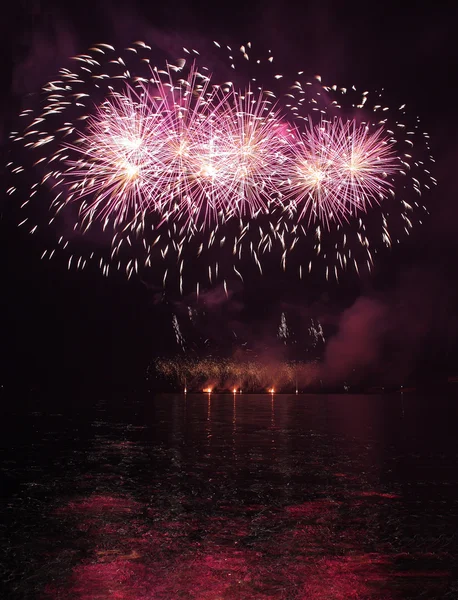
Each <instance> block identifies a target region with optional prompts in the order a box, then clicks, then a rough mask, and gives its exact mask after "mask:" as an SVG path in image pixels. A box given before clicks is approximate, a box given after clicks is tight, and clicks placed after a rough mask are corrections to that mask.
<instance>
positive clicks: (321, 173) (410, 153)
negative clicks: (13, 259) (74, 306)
mask: <svg viewBox="0 0 458 600" xmlns="http://www.w3.org/2000/svg"><path fill="white" fill-rule="evenodd" d="M215 45H216V47H218V52H220V53H223V54H225V55H227V56H226V57H225V58H224V59H221V62H224V61H226V60H227V59H228V60H227V62H228V65H229V66H230V68H233V69H235V72H236V73H240V72H243V70H244V69H246V68H248V67H246V65H249V68H250V69H251V67H252V66H253V65H254V66H255V69H256V68H257V67H258V66H259V64H261V67H262V69H263V70H262V73H263V75H265V73H266V70H265V68H266V67H268V69H270V71H269V73H270V75H269V77H270V83H269V84H268V87H270V88H272V89H271V90H268V89H267V86H263V85H261V84H260V82H259V79H260V78H259V76H258V75H257V74H256V77H253V76H252V73H250V77H247V80H249V81H250V85H249V86H247V87H245V88H243V87H241V88H237V87H236V86H235V85H234V83H233V82H231V81H221V80H220V81H218V80H216V77H214V76H212V75H211V73H210V70H209V69H208V68H207V67H206V66H205V65H204V64H202V60H201V59H200V57H199V53H198V52H197V51H194V50H193V51H189V50H187V49H183V52H184V54H185V56H186V59H179V60H177V61H176V62H174V63H166V64H165V66H164V68H162V69H161V68H158V67H155V66H153V65H152V56H153V52H152V50H151V47H149V46H147V45H146V44H145V43H144V42H137V43H135V44H133V45H132V47H130V48H127V49H126V50H125V52H124V53H123V54H122V56H120V55H119V53H117V52H116V51H115V49H114V47H112V46H109V45H107V44H97V45H95V46H94V47H93V48H91V49H90V51H89V52H88V53H87V54H84V55H79V56H77V57H75V68H74V69H72V70H70V69H62V70H61V71H60V73H59V77H58V78H57V79H56V80H54V81H52V82H49V83H48V84H47V85H46V86H45V87H44V88H43V93H42V96H41V105H40V107H39V108H38V109H37V110H31V109H27V110H25V111H23V113H22V114H21V117H22V119H23V120H24V121H25V125H24V127H23V128H22V130H21V131H18V132H13V134H12V135H11V138H12V139H13V140H14V141H15V142H16V144H19V145H21V146H22V147H23V148H24V149H26V150H27V152H24V151H23V150H22V151H20V154H19V160H13V161H11V162H10V163H9V167H10V170H11V172H12V174H13V175H14V177H15V182H14V185H12V186H11V187H10V188H9V190H8V193H9V194H13V193H15V192H16V191H17V190H18V191H20V193H21V196H22V195H23V194H26V195H27V196H28V197H27V198H26V199H25V200H24V201H23V203H22V207H23V208H24V209H25V210H26V211H27V210H28V208H29V207H30V206H31V205H32V204H34V203H35V204H37V202H38V201H39V202H41V203H42V204H43V206H44V207H46V208H49V209H50V213H49V212H47V211H46V210H42V209H39V210H38V211H35V215H34V217H33V216H32V215H31V214H30V213H27V214H26V215H25V218H22V219H21V220H20V224H21V226H24V227H29V231H30V232H31V233H34V232H35V231H36V229H37V226H38V225H39V224H40V225H41V224H43V225H47V223H45V222H44V220H43V215H46V214H50V216H48V218H47V219H46V221H48V222H49V223H52V224H53V227H55V230H56V231H59V229H60V230H61V231H67V232H68V223H71V229H72V234H71V235H69V234H68V233H67V234H64V235H60V236H59V241H58V246H60V247H61V249H62V248H65V250H66V251H67V252H70V258H69V266H70V265H72V264H73V265H76V266H77V268H83V267H84V266H85V265H86V263H87V261H88V260H89V259H90V258H91V257H92V256H93V252H92V251H91V252H89V253H86V254H85V253H84V252H82V251H81V247H80V246H78V242H79V241H80V240H81V239H82V237H83V236H85V237H86V238H87V237H88V235H89V232H91V231H92V232H93V233H92V234H91V235H93V236H95V237H96V238H97V241H98V246H99V247H101V246H102V245H103V244H101V243H100V241H101V240H103V243H106V242H108V244H107V245H108V249H107V251H106V252H102V257H101V258H100V261H99V264H100V267H101V269H102V271H103V273H104V274H108V271H109V269H110V266H111V265H113V266H114V267H115V268H118V269H120V270H125V271H126V273H127V275H128V276H129V277H130V276H131V275H132V274H133V273H134V272H139V270H140V269H144V268H148V269H149V268H150V267H155V270H158V269H157V267H158V259H159V262H161V263H162V264H163V265H164V267H163V273H162V280H163V282H164V284H165V283H166V282H167V280H168V275H169V271H170V272H172V270H175V271H176V272H177V273H178V281H179V289H180V291H181V292H183V289H184V288H183V278H184V273H185V257H186V263H191V264H192V265H193V267H192V271H193V276H192V278H193V280H194V281H193V284H194V286H195V290H196V292H197V293H199V281H196V280H195V277H196V275H195V273H196V264H197V263H196V261H197V262H199V261H200V262H199V264H200V265H201V267H200V273H202V272H205V273H206V277H207V278H208V281H209V283H210V284H214V283H215V282H216V281H221V280H222V281H223V283H224V287H225V289H227V282H226V278H228V277H230V276H231V273H232V276H234V275H235V276H237V277H240V278H242V279H243V277H242V272H243V269H244V267H243V263H244V260H245V258H246V257H249V259H250V260H253V261H254V263H255V264H256V265H257V267H258V268H259V271H260V272H262V271H263V266H262V261H263V260H264V259H265V257H266V255H268V254H269V253H270V252H271V251H272V250H274V249H276V248H278V249H279V251H280V262H281V265H282V267H283V269H286V267H287V259H288V263H289V264H291V262H292V264H293V265H294V269H297V270H298V272H299V274H300V276H301V277H302V275H303V273H304V272H306V271H307V270H308V271H310V270H312V267H313V266H314V265H315V266H316V269H318V268H319V269H320V270H321V271H322V272H324V273H325V274H326V278H329V277H330V276H331V275H333V276H334V277H335V278H336V279H338V276H339V273H341V272H344V271H346V270H348V269H349V268H350V267H351V268H354V269H355V271H356V272H358V273H359V272H360V269H361V267H363V266H366V267H367V268H368V269H369V270H370V269H371V267H372V264H373V254H374V253H375V252H377V249H378V248H379V247H380V246H383V245H385V246H390V245H391V244H392V243H393V242H394V241H398V240H399V239H400V237H401V235H402V234H403V233H404V234H406V233H407V234H408V233H409V232H410V230H411V229H412V227H413V225H414V222H415V220H416V221H420V222H421V218H422V214H423V213H424V210H425V209H424V206H423V204H422V203H421V194H422V193H423V191H424V190H426V189H429V188H430V187H431V185H433V184H434V183H435V180H434V178H433V177H432V176H431V173H430V170H429V169H428V168H427V164H426V162H425V160H427V161H431V160H432V159H431V158H430V156H429V155H428V153H429V146H428V136H426V135H425V134H422V133H421V131H420V129H419V123H418V121H417V122H416V123H415V124H414V126H413V127H410V126H406V125H405V123H404V119H405V117H406V115H405V107H403V106H402V107H400V108H399V109H398V110H397V111H391V110H390V109H389V108H388V107H386V106H384V105H383V104H382V101H381V100H380V97H379V95H377V96H376V102H375V103H374V104H372V105H371V102H370V100H369V94H368V92H363V93H362V94H360V93H359V92H357V90H356V89H355V88H350V89H348V90H347V89H346V88H339V87H337V86H326V85H323V84H322V82H321V79H320V78H318V79H315V80H314V81H311V82H310V81H307V80H304V78H303V73H302V72H299V73H298V75H297V79H296V80H295V81H293V82H292V83H291V84H289V85H288V84H287V83H285V79H284V78H283V76H282V75H281V74H278V72H277V71H276V70H275V68H274V67H273V65H272V63H273V57H272V55H271V54H270V53H269V54H268V56H267V57H264V58H260V59H256V60H247V59H250V56H251V54H252V48H251V45H250V44H247V45H246V46H242V47H241V48H240V49H239V51H237V52H235V51H234V50H232V49H231V48H229V47H227V48H224V47H222V46H221V45H220V44H218V43H216V42H215ZM249 54H250V56H249ZM241 65H242V66H241ZM264 82H265V83H266V82H267V79H266V80H265V81H264ZM272 90H274V91H272ZM420 151H424V153H425V155H426V159H425V160H420V159H418V158H416V156H417V155H418V153H419V152H420ZM29 173H35V174H36V177H35V178H34V180H33V181H32V182H30V180H29V177H30V175H29ZM27 183H28V191H27V190H25V189H24V185H26V184H27ZM31 201H33V202H31ZM32 218H36V219H37V221H36V222H32ZM72 249H73V251H72ZM54 250H55V249H54V248H53V249H49V250H47V251H45V252H44V253H43V257H50V256H52V255H53V254H54ZM74 253H81V255H80V256H78V254H76V256H74ZM204 256H205V257H206V258H204ZM294 257H295V258H294ZM291 258H293V260H292V261H291ZM153 270H154V269H153ZM296 272H297V271H296ZM200 277H201V275H199V278H200Z"/></svg>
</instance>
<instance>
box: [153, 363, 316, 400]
mask: <svg viewBox="0 0 458 600" xmlns="http://www.w3.org/2000/svg"><path fill="white" fill-rule="evenodd" d="M318 373H319V370H318V363H317V362H316V361H310V362H298V361H265V360H263V361H261V360H236V359H229V358H226V359H225V358H212V357H207V358H201V359H185V358H174V359H158V360H156V361H155V362H154V364H153V365H152V367H151V369H150V374H154V375H155V376H159V377H161V378H164V379H166V380H167V381H169V382H171V383H172V384H173V385H174V386H175V387H176V388H177V389H181V390H183V391H184V390H186V391H199V392H201V391H203V392H214V391H230V392H232V393H234V392H236V393H240V392H253V391H260V390H264V391H269V392H271V391H272V390H288V389H289V390H298V386H300V387H301V388H302V387H307V386H308V385H310V384H313V383H315V382H316V380H317V376H318Z"/></svg>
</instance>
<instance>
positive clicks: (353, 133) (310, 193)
mask: <svg viewBox="0 0 458 600" xmlns="http://www.w3.org/2000/svg"><path fill="white" fill-rule="evenodd" d="M296 139H297V143H296V144H295V145H294V146H293V152H294V166H293V167H292V169H291V185H290V188H289V193H288V198H289V199H290V201H291V203H292V204H293V205H294V206H295V207H297V208H299V209H300V210H301V213H300V215H301V218H302V217H304V216H305V215H308V218H309V220H315V219H317V220H320V221H321V222H323V223H324V224H329V222H331V221H337V222H341V221H343V220H348V218H349V217H350V216H352V215H355V214H356V213H358V212H360V211H362V212H366V210H367V209H368V207H370V206H371V205H372V204H379V203H380V202H381V201H382V200H383V199H384V198H386V197H387V195H388V194H391V193H392V191H393V188H394V183H393V176H394V175H396V174H398V173H401V171H402V169H401V162H400V160H399V158H398V156H397V154H396V152H395V149H394V144H395V140H394V139H392V138H390V137H388V136H387V135H386V133H385V131H384V130H383V129H382V128H377V129H372V130H371V129H370V128H369V127H368V126H367V125H366V124H357V123H356V122H355V121H353V120H349V121H343V120H341V119H334V120H332V121H325V120H322V121H321V123H320V124H319V125H315V126H313V125H309V127H308V128H307V130H306V131H305V133H302V134H299V133H298V134H297V135H296Z"/></svg>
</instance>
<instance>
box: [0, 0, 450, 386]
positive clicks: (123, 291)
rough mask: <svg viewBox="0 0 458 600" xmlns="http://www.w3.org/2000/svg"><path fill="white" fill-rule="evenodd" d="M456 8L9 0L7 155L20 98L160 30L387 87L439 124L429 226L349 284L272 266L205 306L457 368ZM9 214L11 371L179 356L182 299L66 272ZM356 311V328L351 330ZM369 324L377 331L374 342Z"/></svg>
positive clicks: (253, 327) (117, 376) (255, 322)
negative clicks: (96, 54) (98, 51)
mask: <svg viewBox="0 0 458 600" xmlns="http://www.w3.org/2000/svg"><path fill="white" fill-rule="evenodd" d="M298 4H302V6H300V7H299V6H297V5H298ZM457 10H458V9H457V8H456V7H454V6H453V3H452V2H450V3H449V2H447V3H445V2H444V3H432V2H430V3H428V4H426V3H425V4H424V5H421V4H418V3H415V4H414V3H412V4H411V3H400V2H384V3H369V2H364V3H360V2H352V3H347V2H329V1H328V2H326V1H322V0H320V1H314V2H308V3H307V2H306V3H297V2H293V1H282V2H272V1H267V2H266V1H258V2H250V3H241V2H240V3H236V2H232V3H221V2H214V3H206V2H202V1H198V2H195V1H194V2H184V1H181V2H163V3H161V4H158V3H155V2H145V3H142V2H138V1H137V2H108V1H105V2H97V3H95V2H87V1H86V0H82V1H79V2H75V3H67V2H65V3H64V2H46V1H40V0H36V1H35V2H32V1H27V0H22V1H20V2H15V3H11V4H10V6H9V7H8V9H7V10H6V12H5V13H4V18H3V21H2V24H1V41H0V45H1V55H2V60H1V69H2V71H3V72H2V81H3V82H4V84H3V88H2V90H3V94H2V101H1V104H2V106H1V110H2V117H3V119H2V122H1V130H0V131H1V133H2V141H3V150H4V156H5V157H6V156H7V152H8V144H7V132H8V130H9V129H10V128H11V127H12V126H13V123H14V118H15V114H16V107H17V106H19V105H20V103H21V101H22V99H23V98H24V96H25V95H26V94H29V93H33V92H35V91H36V90H37V89H38V88H39V86H40V85H41V84H43V83H44V82H45V81H46V80H47V79H48V78H50V77H52V76H53V74H54V73H55V72H56V71H57V69H58V68H59V67H60V66H61V65H62V64H63V63H65V62H66V60H67V57H68V56H69V55H71V54H74V53H79V52H84V50H85V49H86V48H87V47H88V46H89V45H90V44H91V43H94V42H98V41H107V42H110V43H113V44H115V45H120V46H122V45H126V44H128V43H129V42H131V41H132V40H135V39H146V40H148V39H154V40H155V41H156V43H158V44H159V45H160V46H162V48H163V49H164V50H166V51H167V50H168V49H169V48H172V47H175V46H176V45H177V44H178V45H179V46H181V45H186V44H189V45H192V44H194V43H195V45H196V46H198V47H201V46H202V44H203V43H205V42H208V41H211V40H212V39H219V40H222V41H227V42H230V43H233V44H234V45H236V44H238V43H240V42H242V41H246V40H249V39H251V40H252V41H253V42H259V43H260V44H262V45H265V46H267V47H271V48H272V49H273V51H274V54H275V56H276V59H278V62H279V63H280V64H289V63H291V64H294V66H296V64H298V65H299V66H300V68H303V69H304V70H306V71H308V72H309V73H310V74H311V75H313V74H314V73H321V74H323V75H325V76H326V78H327V79H328V80H331V79H336V80H338V81H343V82H349V83H355V84H357V85H361V86H367V87H368V88H371V87H378V88H380V87H384V88H385V90H387V97H388V98H389V100H390V102H392V103H394V104H395V103H398V102H399V103H403V102H406V103H407V104H408V105H409V106H410V107H413V110H415V112H416V114H418V115H420V116H421V119H422V123H423V125H424V128H425V129H426V130H427V131H429V132H430V133H431V138H432V147H433V152H434V155H435V157H436V159H437V165H436V168H437V171H436V173H435V175H436V176H437V178H438V179H439V183H440V185H439V187H438V189H437V190H436V191H435V192H434V194H433V195H432V196H431V198H430V209H431V217H430V219H429V220H428V222H427V223H426V224H425V226H424V227H423V228H422V229H421V231H416V232H415V234H414V235H413V237H412V239H410V240H408V241H406V242H405V244H403V245H402V247H401V248H398V249H396V251H394V252H392V253H391V254H387V255H385V256H383V257H382V258H381V259H380V261H379V262H378V263H377V269H376V272H375V274H374V275H373V276H372V277H368V278H367V277H366V278H363V280H361V281H356V280H354V279H351V280H348V281H343V282H342V283H341V285H340V286H336V285H335V284H334V285H325V284H324V283H323V282H321V283H316V284H315V283H313V282H312V283H313V284H310V283H309V285H307V286H304V285H302V286H301V285H299V284H298V283H297V282H292V281H288V280H285V279H284V278H281V277H280V275H277V274H275V273H272V274H269V275H268V276H265V277H264V278H263V279H262V280H260V279H259V278H258V279H256V280H253V281H251V282H249V283H247V285H246V286H245V288H244V289H243V290H242V289H241V290H239V291H238V292H237V293H236V294H235V296H233V297H232V300H231V302H232V305H230V306H222V305H221V304H216V305H214V306H212V307H209V312H210V313H211V312H212V311H213V312H214V313H215V315H216V316H215V323H217V322H218V319H217V317H218V314H221V312H222V311H223V312H224V311H226V312H225V313H224V314H227V315H228V319H229V321H230V320H232V321H234V322H237V323H238V324H239V325H240V326H241V328H242V330H243V332H244V334H245V335H246V338H247V339H250V337H251V340H250V341H253V340H254V338H255V337H256V336H261V337H262V335H261V333H262V331H263V329H268V328H269V327H271V325H272V323H274V322H275V321H276V320H278V317H279V314H280V312H281V310H283V309H284V308H285V307H289V308H290V310H291V311H293V312H294V311H295V313H296V314H303V315H304V318H305V317H306V316H307V317H308V316H309V315H311V314H313V315H318V316H320V317H322V318H323V319H324V321H325V322H327V323H328V324H329V327H330V328H331V330H332V331H333V332H334V333H336V335H337V337H336V340H337V347H338V348H339V346H338V343H341V346H340V348H345V346H346V345H348V344H350V343H351V344H352V347H353V349H356V350H355V352H356V354H358V352H361V353H363V354H367V347H368V345H371V347H372V349H373V350H374V352H372V353H370V355H371V358H370V360H371V361H372V362H373V363H375V364H377V363H380V364H381V363H384V364H385V365H386V364H391V363H392V357H393V356H396V357H401V356H402V357H403V358H404V359H405V360H401V359H399V360H400V362H402V363H403V364H404V362H405V369H406V371H405V372H406V373H411V372H412V371H415V369H416V371H417V372H418V370H420V371H425V367H427V369H428V370H431V371H432V372H447V371H448V372H453V370H454V365H455V364H457V366H458V362H457V357H458V344H457V343H456V334H457V333H458V329H457V325H456V323H457V317H458V285H457V275H458V269H457V268H456V259H457V256H458V252H457V251H458V243H457V240H458V235H457V234H458V228H457V216H458V210H457V209H456V206H455V205H456V196H457V190H458V185H457V182H456V173H457V166H458V160H457V159H458V141H457V140H458V121H457V119H456V114H457V102H456V97H457V92H458V68H457V65H458V44H457V35H458V15H457ZM3 187H4V188H5V186H3ZM13 213H14V211H11V209H10V207H9V206H8V203H6V201H5V202H4V204H3V210H2V220H1V244H2V249H1V253H0V255H1V256H0V260H1V270H2V283H3V285H2V295H1V298H2V300H1V307H2V316H3V323H4V328H3V334H2V336H1V338H2V349H3V356H4V358H3V361H2V371H3V378H4V379H5V380H13V381H14V380H20V381H27V382H35V381H46V380H47V381H49V380H52V379H53V378H54V377H55V378H56V380H58V381H61V382H63V383H64V382H65V381H67V380H68V377H69V376H70V377H72V378H73V380H74V381H77V380H78V381H80V380H88V381H92V380H93V379H94V378H95V377H96V376H97V375H100V376H101V377H102V378H103V377H108V378H110V379H112V380H130V379H132V378H134V377H141V375H142V373H143V372H144V369H145V366H146V364H147V362H148V361H149V360H150V359H151V357H152V356H154V355H156V354H157V353H159V352H162V351H167V352H171V351H172V350H173V344H172V341H171V340H172V331H171V323H170V315H171V312H173V311H175V312H176V310H178V311H179V310H180V306H174V302H179V300H177V299H176V298H170V299H169V300H168V303H167V302H166V303H164V302H162V303H161V302H158V300H159V298H160V296H158V294H157V293H156V292H155V291H154V290H151V289H150V288H148V287H146V286H145V285H143V284H142V282H141V281H140V280H139V279H136V280H131V281H130V282H127V281H126V280H125V279H124V278H123V277H122V276H114V277H112V278H109V279H106V278H102V277H101V276H100V274H99V273H98V272H86V273H75V272H73V273H68V272H67V270H66V266H65V264H64V262H63V261H60V260H59V259H57V260H56V261H54V262H50V263H44V262H41V261H40V260H39V258H40V255H41V248H42V246H41V245H40V243H41V241H40V239H39V238H38V239H35V240H34V239H29V238H25V237H23V235H22V234H21V233H20V232H19V231H18V230H17V228H16V225H15V222H14V215H13ZM229 304H230V303H229ZM374 306H375V307H376V310H374ZM175 309H176V310H175ZM345 311H346V312H345ZM352 319H353V321H354V320H355V319H356V320H358V319H359V321H358V323H359V325H361V327H357V328H356V329H352V328H351V327H350V330H349V331H348V326H347V325H348V323H349V322H350V323H353V321H352ZM374 322H377V323H378V326H377V331H378V332H379V333H378V334H377V337H376V339H374V338H370V339H366V337H365V331H366V330H367V328H371V327H373V325H374ZM380 323H382V325H380ZM346 327H347V329H346ZM260 332H261V333H260ZM215 335H216V334H215ZM339 335H340V337H338V336H339ZM345 336H347V337H345ZM358 349H359V350H358ZM334 352H335V347H334ZM341 352H344V350H341ZM387 354H389V355H390V357H391V358H390V360H388V362H386V355H387ZM328 359H329V360H333V358H332V357H328ZM372 366H373V365H372ZM390 368H391V367H390ZM381 370H382V371H383V369H381ZM457 372H458V368H457Z"/></svg>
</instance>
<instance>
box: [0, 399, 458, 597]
mask: <svg viewBox="0 0 458 600" xmlns="http://www.w3.org/2000/svg"><path fill="white" fill-rule="evenodd" d="M6 400H7V402H6V404H7V405H8V406H9V407H10V408H9V409H8V412H9V414H8V415H7V416H6V417H4V418H3V420H2V437H1V446H2V454H3V456H2V489H3V494H2V497H3V498H2V504H1V509H0V510H1V522H2V536H3V540H2V544H1V549H0V553H1V560H0V564H1V580H2V582H3V587H4V591H3V593H2V594H0V597H1V598H7V599H10V598H11V599H21V600H23V599H29V598H30V599H32V598H33V599H35V598H44V599H47V598H48V599H56V600H57V599H58V600H67V599H68V600H78V599H81V600H82V599H84V600H90V599H91V600H92V599H100V600H102V599H104V600H105V599H111V598H114V599H123V600H124V599H125V600H156V599H157V600H175V599H195V600H229V599H231V600H232V599H234V600H235V599H237V600H245V599H260V600H267V599H269V600H271V599H272V600H274V599H283V600H295V599H300V600H318V599H320V600H334V599H335V600H352V599H367V600H369V599H378V600H380V599H383V600H392V599H393V600H394V599H396V598H412V599H418V598H437V599H450V600H452V599H455V600H456V599H457V598H458V567H457V562H458V561H457V558H458V537H457V536H458V533H457V525H458V436H457V424H458V409H457V406H458V402H457V401H456V400H455V399H454V398H453V397H447V398H435V397H420V396H412V395H405V396H404V397H402V396H400V395H396V396H363V395H361V396H351V395H339V396H337V395H336V396H325V395H319V396H316V395H298V396H288V395H274V396H270V395H267V394H266V395H243V394H242V395H237V396H232V395H211V396H210V395H204V394H200V395H192V394H189V395H188V396H187V397H185V396H184V395H156V396H153V395H145V394H144V393H139V394H137V395H127V394H126V395H124V396H123V395H122V394H111V393H105V394H103V393H101V392H97V393H95V392H92V393H89V392H88V393H87V394H85V395H83V394H81V395H77V394H73V395H69V394H68V393H66V391H65V390H62V393H61V396H58V397H53V398H51V397H44V396H40V395H36V396H34V395H31V396H30V398H29V399H28V401H27V405H26V406H25V405H24V404H22V405H21V407H17V408H16V407H15V404H14V401H13V400H12V399H11V398H10V399H6Z"/></svg>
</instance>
